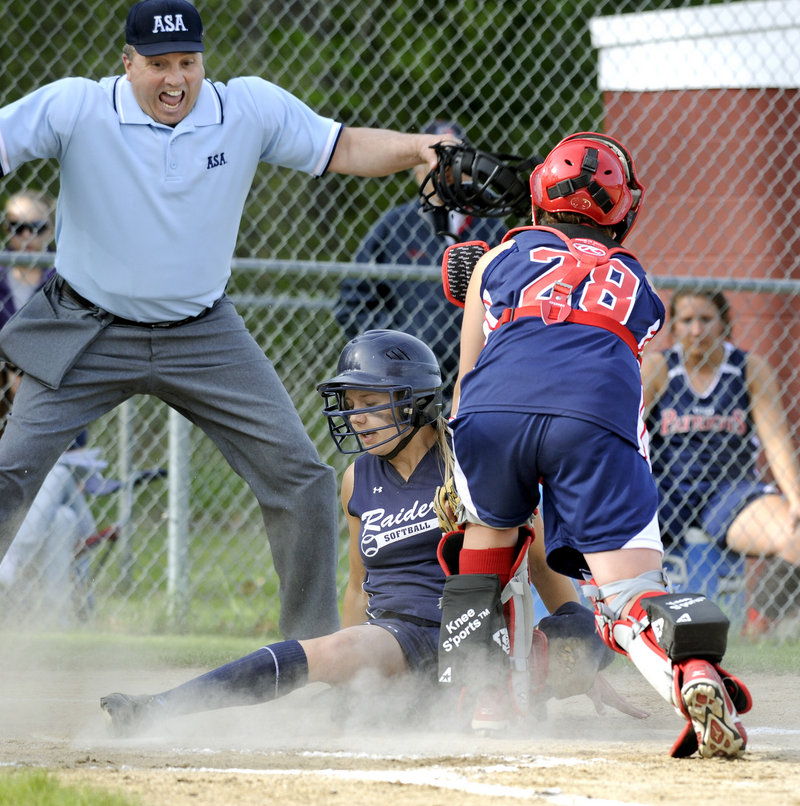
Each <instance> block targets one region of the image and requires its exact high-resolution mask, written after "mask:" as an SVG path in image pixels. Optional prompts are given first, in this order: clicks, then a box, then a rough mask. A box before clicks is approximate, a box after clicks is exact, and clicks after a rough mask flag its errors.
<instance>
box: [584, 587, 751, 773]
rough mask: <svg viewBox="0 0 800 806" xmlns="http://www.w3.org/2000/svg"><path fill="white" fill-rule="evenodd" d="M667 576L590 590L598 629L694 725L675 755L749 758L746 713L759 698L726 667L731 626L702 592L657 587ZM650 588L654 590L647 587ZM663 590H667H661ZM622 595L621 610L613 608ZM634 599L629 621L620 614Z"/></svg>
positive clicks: (617, 606) (689, 725)
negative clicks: (607, 600) (743, 719)
mask: <svg viewBox="0 0 800 806" xmlns="http://www.w3.org/2000/svg"><path fill="white" fill-rule="evenodd" d="M656 577H661V574H660V573H659V572H651V573H649V574H642V575H641V576H639V577H637V578H636V579H632V580H622V581H621V582H618V583H615V584H614V585H612V586H604V588H602V589H598V588H596V587H593V586H591V585H587V586H584V592H586V594H587V595H588V596H589V597H590V598H591V599H592V601H593V602H594V604H595V618H596V621H597V627H598V630H599V632H600V635H601V636H602V638H603V640H604V641H605V643H606V644H607V645H608V646H609V647H611V649H613V650H615V651H616V652H619V653H621V654H623V655H627V656H628V657H629V658H630V660H631V661H632V662H633V664H634V665H635V666H636V668H637V669H639V671H640V672H641V673H642V675H643V676H644V678H645V680H647V682H648V683H650V685H651V686H652V687H653V688H654V689H655V690H656V691H657V692H658V693H659V694H660V695H661V697H662V698H663V699H664V700H666V701H667V702H668V703H669V704H670V705H672V707H673V708H674V709H675V711H676V712H677V713H678V715H679V716H681V717H683V718H684V719H686V720H687V724H686V726H685V728H684V730H683V732H682V733H681V735H680V737H679V738H678V741H677V742H676V743H675V745H674V746H673V748H672V751H671V754H672V755H673V756H676V757H683V756H688V755H691V754H692V753H694V752H695V751H697V750H699V751H700V754H701V755H703V756H706V757H710V756H725V757H736V756H738V755H741V753H742V752H743V751H744V748H745V746H746V743H747V735H746V733H745V731H744V728H743V726H742V724H741V722H740V721H739V718H738V714H739V713H745V712H747V711H749V710H750V708H751V706H752V700H751V698H750V693H749V692H748V690H747V688H746V686H745V685H744V683H742V682H741V680H739V679H737V678H735V677H733V676H732V675H730V674H729V673H728V672H726V671H725V670H724V669H722V668H721V667H720V666H719V661H720V660H721V659H722V656H723V655H724V654H725V649H726V645H727V633H728V626H729V622H728V619H727V617H726V616H725V614H724V613H723V612H722V611H721V610H720V609H719V607H717V605H716V604H714V603H713V602H711V601H709V600H708V599H706V597H705V596H703V595H702V594H692V593H684V594H668V593H666V592H665V590H663V589H661V590H658V589H654V588H655V584H654V583H657V582H658V580H657V579H656ZM643 586H649V589H646V590H642V587H643ZM659 587H660V585H659ZM612 594H617V599H615V600H614V602H613V609H612V607H609V606H608V605H607V604H606V603H605V598H606V597H607V596H609V595H612ZM631 600H633V606H632V607H631V609H630V611H629V613H628V615H627V616H620V613H621V611H622V609H623V608H624V607H625V605H626V604H627V603H628V602H630V601H631Z"/></svg>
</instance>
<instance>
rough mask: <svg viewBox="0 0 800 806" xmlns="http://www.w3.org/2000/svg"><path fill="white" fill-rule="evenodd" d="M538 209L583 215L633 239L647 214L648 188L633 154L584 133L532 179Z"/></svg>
mask: <svg viewBox="0 0 800 806" xmlns="http://www.w3.org/2000/svg"><path fill="white" fill-rule="evenodd" d="M530 185H531V197H532V199H533V203H534V219H535V208H536V207H538V208H541V209H542V210H546V211H547V212H550V213H555V212H562V213H564V212H572V213H581V214H582V215H585V216H587V217H588V218H590V219H592V220H593V221H595V222H596V223H597V224H598V225H600V226H607V227H611V228H612V230H613V231H614V237H615V239H616V240H617V241H619V242H620V243H622V241H623V240H624V239H625V238H626V237H627V235H628V233H629V232H630V230H631V229H632V228H633V225H634V223H635V222H636V218H637V216H638V215H639V210H640V208H641V203H642V197H643V196H644V186H643V185H642V184H641V183H640V182H639V180H638V179H637V177H636V169H635V166H634V164H633V158H632V157H631V155H630V153H629V152H628V151H627V149H625V147H624V146H622V144H621V143H618V142H617V141H616V140H614V139H612V138H611V137H607V136H606V135H603V134H597V133H596V132H580V133H578V134H572V135H570V136H569V137H566V138H565V139H564V140H562V141H561V142H560V143H559V144H558V145H557V146H556V147H555V148H554V149H553V150H552V151H551V152H550V153H549V154H548V155H547V158H546V159H545V161H544V162H543V163H542V164H541V165H538V166H537V167H536V168H535V169H534V171H533V173H532V174H531V180H530Z"/></svg>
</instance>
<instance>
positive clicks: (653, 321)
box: [458, 227, 665, 445]
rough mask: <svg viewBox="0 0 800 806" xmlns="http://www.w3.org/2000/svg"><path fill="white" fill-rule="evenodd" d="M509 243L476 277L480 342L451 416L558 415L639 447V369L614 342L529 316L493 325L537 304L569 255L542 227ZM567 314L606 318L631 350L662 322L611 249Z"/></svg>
mask: <svg viewBox="0 0 800 806" xmlns="http://www.w3.org/2000/svg"><path fill="white" fill-rule="evenodd" d="M580 229H581V230H584V231H586V232H589V233H591V232H592V231H591V230H587V229H586V228H585V227H581V228H580ZM574 230H575V228H574V227H573V228H571V230H569V231H570V233H572V232H573V231H574ZM601 237H602V236H600V235H594V234H592V235H591V238H593V239H594V238H597V239H599V238H601ZM584 239H585V240H589V239H588V238H586V236H584ZM513 240H514V246H512V247H511V248H510V249H508V250H506V251H505V252H503V253H502V254H501V255H499V256H498V257H497V258H495V259H494V260H493V261H492V262H491V263H490V265H489V266H488V267H487V268H486V270H485V271H484V273H483V281H482V285H481V296H482V298H483V301H484V306H485V308H486V318H485V323H484V334H485V335H486V336H487V340H486V344H485V346H484V348H483V350H481V353H480V355H479V356H478V360H477V362H476V363H475V367H474V369H473V370H472V371H471V372H469V373H468V374H467V375H466V376H465V377H464V379H463V383H462V393H461V401H460V403H459V407H458V413H459V415H461V414H467V413H470V412H476V411H512V412H536V413H540V414H566V415H569V416H572V417H579V418H581V419H585V420H589V421H590V422H593V423H597V424H598V425H602V426H603V427H604V428H607V429H609V430H610V431H613V432H614V433H616V434H619V435H620V436H621V437H623V438H624V439H627V440H629V441H631V442H633V443H634V444H635V445H639V443H640V440H641V435H642V431H643V423H642V420H641V418H640V407H641V402H642V381H641V372H640V369H639V365H638V362H637V360H636V358H635V357H634V355H633V353H632V352H631V350H630V348H629V347H628V346H627V345H626V344H625V343H624V342H623V341H622V340H621V339H620V338H619V337H618V336H616V335H615V334H613V333H610V332H609V331H607V330H604V329H602V328H599V327H595V326H593V325H583V324H577V323H574V322H565V323H560V324H552V325H545V324H544V322H543V321H542V320H541V318H540V317H538V316H527V317H523V318H521V319H517V320H516V321H513V322H509V323H508V324H504V325H502V326H500V327H496V325H497V321H498V320H499V319H500V316H501V315H502V313H503V311H504V310H505V309H506V308H516V307H521V306H525V305H531V304H533V303H535V302H537V301H541V300H542V299H546V298H547V297H548V296H549V294H550V289H551V286H552V283H553V280H554V279H555V278H554V277H553V276H552V274H553V272H554V271H557V270H558V269H559V267H560V266H561V265H562V263H563V262H564V261H565V259H568V258H569V252H568V251H567V249H566V246H565V244H564V241H563V240H562V239H561V238H560V237H559V236H558V235H556V234H555V233H553V232H551V231H548V230H545V229H540V228H537V227H532V228H530V229H526V230H522V231H519V232H516V233H514V238H513ZM597 242H598V243H599V242H600V241H599V240H598V241H597ZM602 243H603V244H604V245H606V246H610V245H614V246H617V245H616V244H614V243H613V242H606V241H605V240H604V241H602ZM617 248H618V246H617ZM601 273H602V276H601ZM572 307H573V308H576V309H577V308H580V309H582V310H585V311H590V312H602V313H604V314H607V315H610V316H611V317H613V318H614V319H616V320H617V321H618V322H619V323H621V324H623V325H625V326H626V327H627V328H628V329H629V330H630V331H631V332H632V334H633V336H634V338H635V339H636V341H637V342H638V344H639V347H640V349H641V348H643V347H644V345H645V344H646V343H647V342H648V341H650V340H651V339H652V338H653V336H654V335H655V334H656V333H657V332H658V330H659V329H660V328H661V327H662V325H663V323H664V316H665V311H664V304H663V303H662V302H661V300H660V299H659V298H658V296H657V294H656V293H655V291H653V289H652V288H651V287H650V284H649V283H648V282H647V279H646V277H645V272H644V269H643V268H642V267H641V265H640V264H639V262H638V261H637V260H636V258H635V257H634V256H633V255H631V254H630V253H628V252H625V251H620V252H617V253H616V254H615V255H614V257H613V258H612V260H611V261H610V263H608V264H603V268H602V269H601V268H600V267H598V269H595V271H594V272H593V273H592V274H590V275H589V276H588V277H587V278H586V279H585V280H584V281H583V282H582V283H581V284H580V285H579V286H578V288H577V289H575V290H574V291H573V293H572ZM498 359H499V360H498ZM510 367H513V371H509V368H510Z"/></svg>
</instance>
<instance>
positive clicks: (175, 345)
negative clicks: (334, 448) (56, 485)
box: [0, 299, 339, 638]
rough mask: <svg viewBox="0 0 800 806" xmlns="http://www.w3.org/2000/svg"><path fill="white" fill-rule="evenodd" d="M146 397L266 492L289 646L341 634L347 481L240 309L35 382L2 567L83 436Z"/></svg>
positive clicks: (4, 474)
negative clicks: (339, 579) (44, 487)
mask: <svg viewBox="0 0 800 806" xmlns="http://www.w3.org/2000/svg"><path fill="white" fill-rule="evenodd" d="M53 338H54V339H58V330H57V326H56V327H54V333H53ZM136 394H149V395H154V396H155V397H158V398H160V399H161V400H163V401H164V402H165V403H167V404H168V405H170V406H172V407H173V408H174V409H176V410H177V411H179V412H180V413H181V414H182V415H184V416H185V417H186V418H187V419H188V420H190V421H191V422H193V423H194V424H195V425H197V426H199V427H200V428H201V429H202V430H203V431H204V432H205V433H206V434H207V435H208V436H209V437H210V438H211V439H212V440H213V442H214V443H215V444H216V446H217V447H218V448H219V449H220V451H221V452H222V454H223V455H224V456H225V458H226V459H227V461H228V462H229V463H230V465H231V467H232V468H233V469H234V470H235V471H236V473H238V474H239V475H240V476H241V477H242V478H243V479H244V480H245V481H246V482H247V484H248V485H249V486H250V488H251V489H252V491H253V492H254V493H255V496H256V498H257V500H258V503H259V505H260V507H261V512H262V515H263V518H264V523H265V525H266V527H267V537H268V539H269V542H270V548H271V551H272V557H273V562H274V564H275V569H276V570H277V572H278V577H279V579H280V597H281V616H280V629H281V631H282V633H283V634H284V636H286V637H287V638H309V637H313V636H317V635H324V634H327V633H330V632H333V631H335V630H336V629H338V627H339V615H338V607H337V591H336V562H337V547H338V519H337V506H338V503H337V495H336V477H335V473H334V471H333V469H332V468H331V467H329V466H328V465H326V464H324V463H322V462H321V461H320V459H319V455H318V454H317V451H316V449H315V448H314V445H313V444H312V442H311V440H310V438H309V437H308V435H307V434H306V432H305V429H304V427H303V424H302V422H301V420H300V417H299V416H298V414H297V412H296V410H295V408H294V405H293V403H292V401H291V398H290V397H289V395H288V393H287V392H286V390H285V389H284V387H283V385H282V383H281V382H280V380H279V378H278V376H277V374H276V372H275V369H274V367H273V366H272V363H271V362H270V361H269V359H268V358H267V357H266V356H265V355H264V352H263V351H262V350H261V348H260V347H259V346H258V344H256V342H255V340H254V339H253V338H252V336H251V335H250V333H249V332H248V330H247V328H246V327H245V324H244V321H243V320H242V318H241V317H240V316H239V315H238V313H237V312H236V309H235V307H234V306H233V303H231V302H230V300H228V299H223V300H222V301H221V302H220V303H219V304H217V306H216V307H215V308H214V309H213V310H212V311H211V312H210V313H208V314H207V315H206V316H204V317H203V318H201V319H199V320H197V321H195V322H189V323H187V324H183V325H178V326H176V327H173V328H149V327H130V326H122V325H110V326H109V327H107V328H106V329H105V330H104V331H103V332H102V333H101V334H100V336H99V337H98V338H97V339H96V340H95V341H94V342H93V343H92V344H91V345H90V346H89V348H88V349H87V350H86V351H85V352H84V353H83V355H82V356H81V357H80V358H79V359H78V362H77V363H76V364H75V366H74V367H73V368H72V369H71V370H69V372H67V374H66V376H65V377H64V380H63V382H62V384H61V386H60V388H59V389H57V390H53V389H49V388H47V387H46V386H43V385H42V384H40V383H39V382H38V381H36V380H34V379H33V378H31V377H30V376H23V379H22V382H21V384H20V388H19V391H18V393H17V395H16V398H15V400H14V406H13V410H12V414H11V415H10V417H9V420H8V425H7V427H6V431H5V434H4V435H3V437H2V439H0V557H2V555H4V554H5V552H6V551H7V549H8V547H9V545H10V544H11V541H12V540H13V538H14V535H15V534H16V532H17V529H18V528H19V526H20V524H21V523H22V520H23V519H24V517H25V514H26V512H27V511H28V509H29V508H30V506H31V504H32V502H33V499H34V497H35V496H36V493H37V491H38V490H39V487H40V486H41V484H42V482H43V481H44V478H45V476H46V475H47V473H48V471H49V470H50V468H52V467H53V465H54V464H55V462H56V460H57V459H58V457H59V456H61V454H62V453H63V452H64V450H65V449H66V448H67V446H68V445H69V444H70V442H71V441H72V440H73V439H74V438H75V436H76V435H77V434H78V432H80V431H81V429H83V428H84V427H85V426H86V425H88V424H89V423H90V422H92V421H94V420H96V419H97V418H98V417H100V416H101V415H103V414H105V413H106V412H108V411H110V410H111V409H113V408H114V407H115V406H118V405H119V404H120V403H122V402H123V401H125V400H127V399H128V398H129V397H131V396H132V395H136Z"/></svg>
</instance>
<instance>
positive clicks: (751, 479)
mask: <svg viewBox="0 0 800 806" xmlns="http://www.w3.org/2000/svg"><path fill="white" fill-rule="evenodd" d="M664 356H665V358H666V361H667V379H668V380H667V387H666V389H665V391H664V393H663V395H662V396H661V397H660V398H659V400H658V401H657V402H656V403H655V405H654V406H653V410H652V412H651V413H650V417H649V419H648V425H649V427H650V447H651V458H652V464H653V474H654V476H655V478H656V481H657V483H658V487H659V495H660V499H661V501H660V513H661V521H662V523H663V524H664V528H665V531H666V532H669V533H670V534H672V535H673V536H679V532H680V531H681V530H682V529H683V528H684V527H686V526H690V525H693V524H694V525H698V526H700V527H702V528H704V529H705V530H706V531H707V532H709V534H711V535H712V536H713V537H714V538H716V539H717V540H719V541H724V538H725V533H726V532H727V530H728V527H729V526H730V523H731V521H732V520H733V519H734V518H735V516H736V514H738V512H739V511H740V510H741V509H742V507H743V506H744V505H745V504H746V503H748V502H749V501H751V500H752V499H753V498H754V497H758V496H759V495H763V494H764V493H767V492H776V490H775V488H773V487H771V486H769V485H765V484H761V483H760V482H759V480H758V475H757V471H756V460H757V457H758V450H759V442H758V437H757V436H756V432H755V426H754V424H753V420H752V417H751V416H750V411H751V401H750V394H749V392H748V390H747V381H746V366H747V353H746V352H744V351H743V350H740V349H739V348H738V347H735V346H734V345H733V344H731V343H730V342H726V343H725V357H724V359H723V361H722V364H721V365H720V368H719V371H718V372H717V376H716V377H715V378H714V380H713V382H712V383H711V384H710V386H709V387H708V389H706V390H704V392H703V393H702V394H698V393H697V392H695V390H694V389H693V388H692V386H691V384H690V383H689V378H688V375H687V373H686V367H685V366H684V363H683V351H682V350H681V348H680V346H679V345H676V346H675V347H672V348H671V349H669V350H665V351H664Z"/></svg>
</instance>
